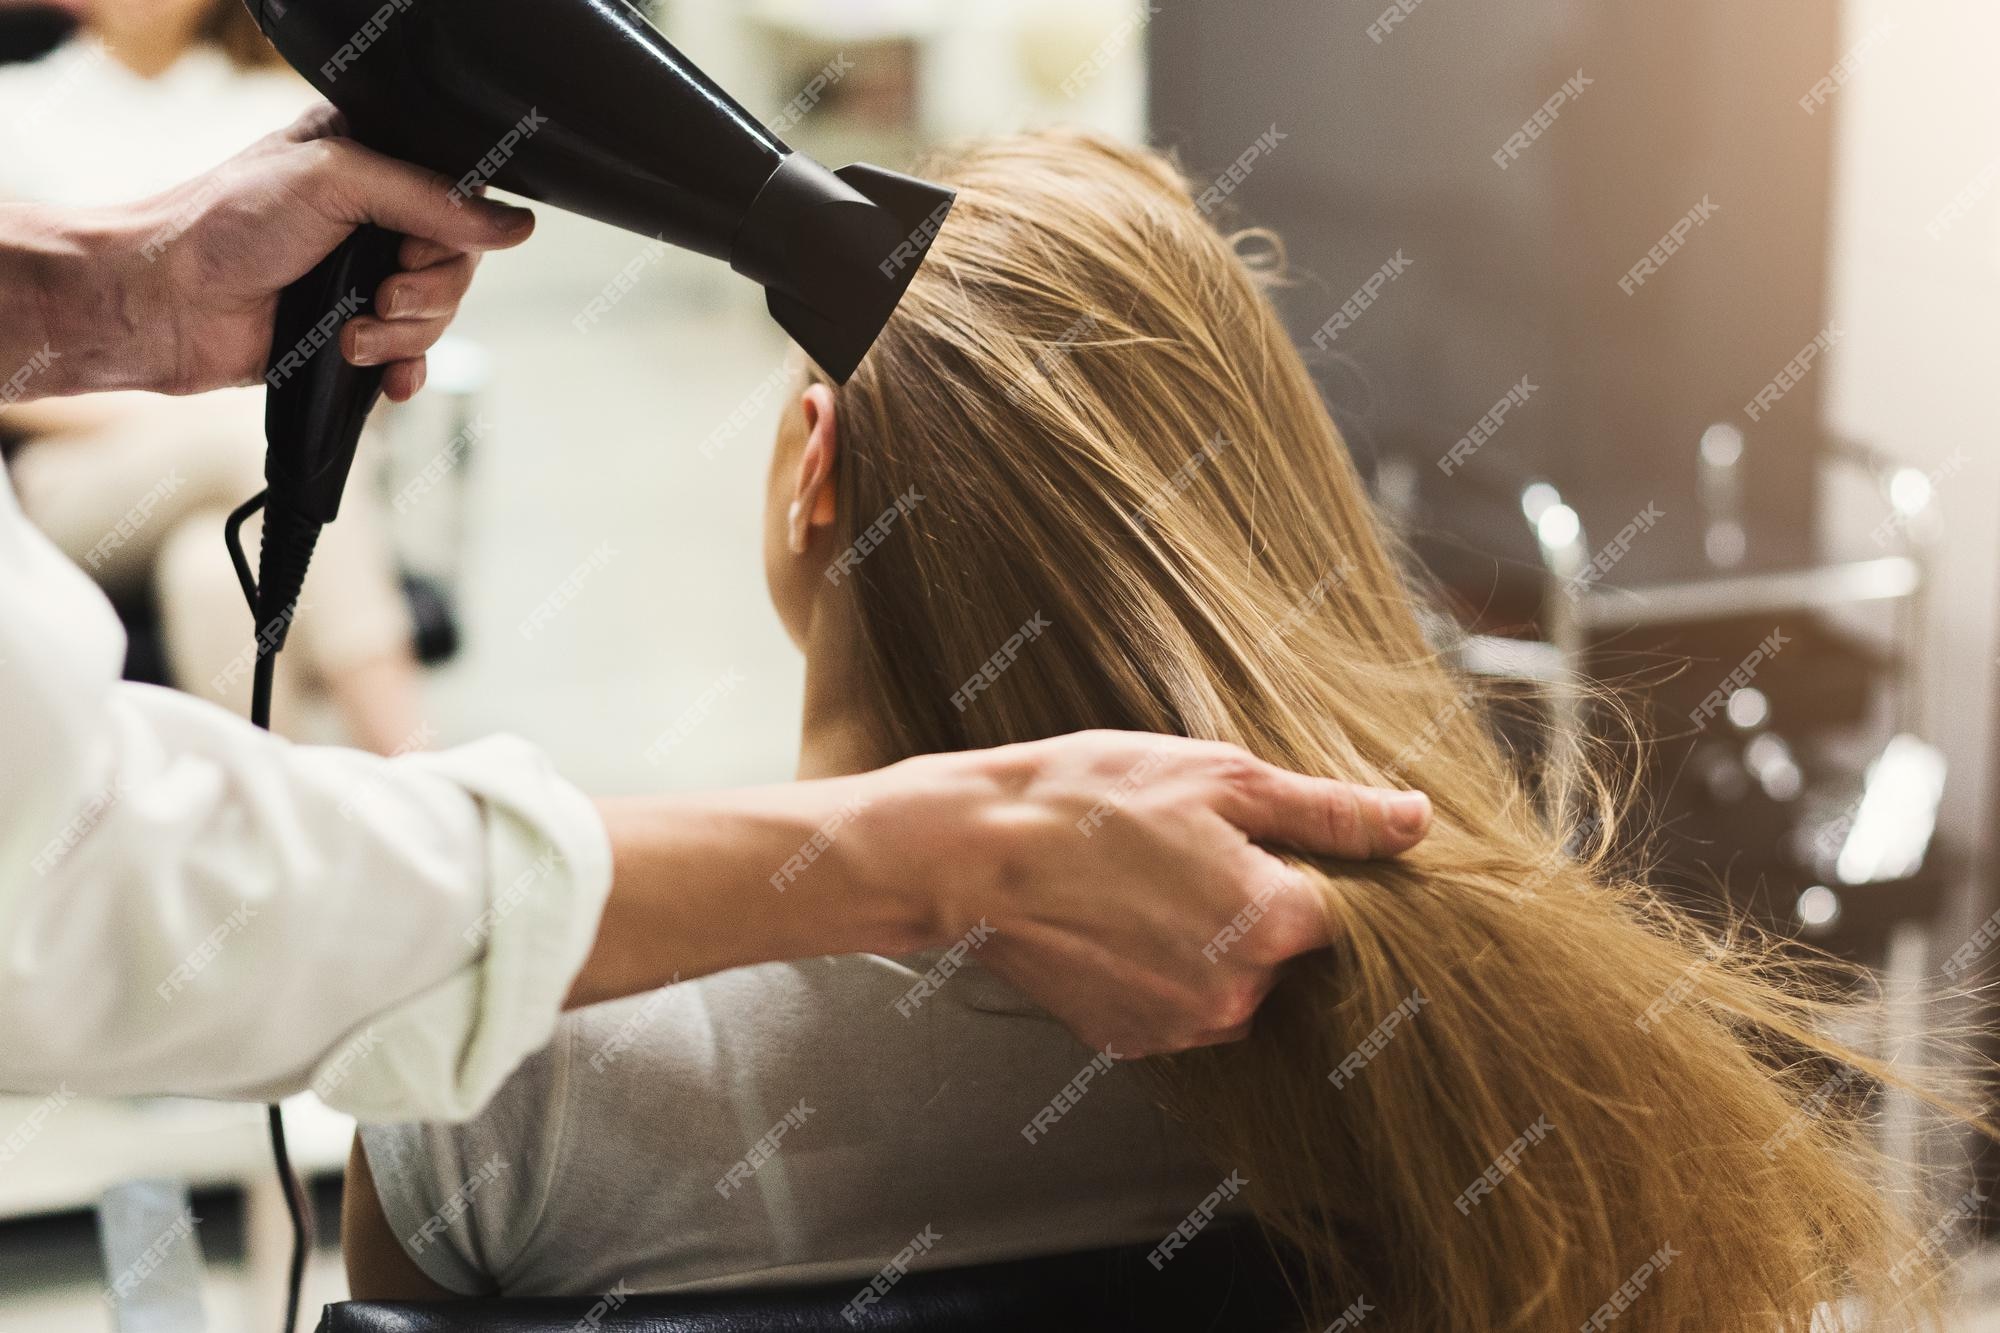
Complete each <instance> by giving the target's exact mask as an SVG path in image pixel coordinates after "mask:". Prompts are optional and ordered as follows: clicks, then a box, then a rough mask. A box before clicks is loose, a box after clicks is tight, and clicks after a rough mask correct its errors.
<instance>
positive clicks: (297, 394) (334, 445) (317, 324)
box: [264, 225, 403, 523]
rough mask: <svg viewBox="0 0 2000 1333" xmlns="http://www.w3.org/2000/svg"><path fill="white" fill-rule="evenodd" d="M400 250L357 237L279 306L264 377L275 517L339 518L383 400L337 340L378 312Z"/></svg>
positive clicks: (375, 232)
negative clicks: (365, 430)
mask: <svg viewBox="0 0 2000 1333" xmlns="http://www.w3.org/2000/svg"><path fill="white" fill-rule="evenodd" d="M402 241H403V238H402V237H401V236H398V235H397V234H396V233H395V232H392V231H387V230H384V229H383V228H381V227H376V226H372V225H370V226H363V227H360V228H358V229H357V230H356V231H355V232H354V234H353V235H352V236H349V237H348V238H347V239H346V240H345V241H342V242H341V243H340V247H339V248H338V249H336V250H335V251H334V252H333V253H332V254H330V255H328V256H327V257H326V258H325V259H322V260H321V261H320V262H319V263H318V264H317V265H315V266H314V267H313V270H312V271H311V272H310V273H308V274H306V275H305V276H304V277H303V278H300V279H299V280H298V281H297V282H294V283H293V284H292V285H291V286H289V287H287V288H285V290H284V292H283V293H282V294H281V295H280V296H279V298H278V313H277V318H276V320H275V322H274V323H273V325H272V330H271V360H270V366H269V368H268V369H267V370H266V371H265V373H264V382H265V384H266V385H267V386H269V392H268V393H267V394H266V395H265V403H264V439H265V452H264V481H265V484H266V485H267V486H268V487H269V494H268V497H267V501H266V503H267V504H268V505H269V507H270V508H271V509H273V510H275V509H278V508H281V507H282V508H284V509H287V510H290V511H291V512H293V513H296V514H298V515H300V516H301V517H305V518H310V519H312V520H313V521H315V522H317V523H330V522H332V521H333V519H334V516H335V515H336V514H338V513H339V512H340V493H341V490H342V489H343V488H344V487H345V486H346V485H347V472H348V469H349V467H351V466H352V465H353V462H354V449H355V446H356V445H357V444H359V443H360V440H361V428H362V427H363V426H364V425H366V424H367V422H368V413H369V412H370V411H371V410H372V409H373V408H374V406H375V400H376V398H377V397H378V396H379V395H380V394H381V392H382V367H380V366H354V365H349V364H348V361H347V358H346V357H344V356H342V355H341V354H340V331H341V329H342V328H343V327H345V326H346V324H347V321H348V320H350V319H352V318H354V317H355V316H356V315H359V314H365V313H368V312H369V311H371V310H372V309H373V308H374V305H375V292H376V289H377V288H379V287H380V286H381V285H382V282H383V280H384V279H385V278H387V277H388V276H389V275H390V274H391V273H394V272H395V271H396V270H397V268H398V267H399V265H398V264H397V252H398V251H399V250H400V249H401V248H402Z"/></svg>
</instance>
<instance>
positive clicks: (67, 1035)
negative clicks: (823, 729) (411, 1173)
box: [0, 480, 611, 1120]
mask: <svg viewBox="0 0 2000 1333" xmlns="http://www.w3.org/2000/svg"><path fill="white" fill-rule="evenodd" d="M124 646H125V645H124V632H123V629H122V627H121V626H120V625H119V622H118V619H117V616H116V615H115V614H114V612H113V611H112V609H111V605H110V603H109V602H108V601H106V599H105V597H104V595H103V593H101V592H100V591H99V590H98V589H97V587H96V586H95V585H94V584H93V583H92V582H91V581H90V579H89V578H88V577H86V576H85V575H84V573H83V571H82V570H80V569H78V568H77V567H76V566H74V565H72V564H71V563H70V562H69V561H68V560H66V559H65V558H64V557H63V556H62V555H61V554H60V553H59V552H58V551H57V550H56V549H55V547H54V546H52V545H51V544H50V543H49V542H48V541H47V539H45V538H44V537H43V536H42V535H41V534H40V533H39V532H36V531H35V530H34V529H33V528H32V527H31V526H30V525H29V524H28V522H27V520H26V519H25V518H24V517H23V516H22V514H21V511H20V508H19V506H18V504H17V503H16V502H15V499H14V493H13V488H12V487H11V485H9V484H7V483H6V482H5V481H4V480H0V1090H5V1091H18V1092H52V1091H55V1090H58V1089H67V1090H68V1091H69V1092H71V1093H73V1094H76V1095H89V1094H139V1093H176V1094H183V1095H190V1096H202V1097H238V1098H251V1099H258V1100H266V1099H272V1098H276V1097H279V1096H283V1095H286V1094H289V1093H292V1092H296V1091H299V1090H301V1089H303V1088H306V1087H308V1086H310V1087H312V1088H314V1090H315V1091H317V1092H319V1094H320V1095H321V1097H322V1098H323V1099H324V1100H325V1101H327V1102H328V1103H329V1104H330V1105H332V1106H334V1107H336V1108H338V1109H340V1110H344V1111H347V1112H348V1113H350V1114H352V1115H354V1116H356V1117H358V1118H361V1119H363V1120H371V1119H396V1118H407V1117H426V1118H440V1119H454V1118H462V1117H465V1116H468V1115H470V1114H472V1113H473V1112H474V1111H476V1110H477V1109H478V1108H479V1107H480V1105H482V1104H483V1103H484V1102H485V1101H486V1099H487V1098H488V1097H489V1096H490V1095H491V1094H492V1092H493V1091H494V1089H495V1088H497V1087H498V1086H499V1085H500V1083H501V1082H502V1081H503V1080H504V1079H505V1078H506V1077H507V1075H508V1073H509V1072H511V1071H512V1070H513V1069H514V1067H515V1066H516V1065H517V1064H519V1063H520V1061H521V1060H522V1059H523V1057H525V1056H526V1055H527V1054H529V1053H530V1052H532V1051H534V1050H535V1049H537V1048H538V1047H540V1046H542V1045H543V1044H544V1043H545V1042H546V1041H547V1040H548V1038H549V1035H550V1033H551V1032H552V1031H553V1030H554V1026H555V1021H556V1015H557V1012H558V1010H559V1008H560V1006H561V1003H562V1000H563V997H564V995H565V994H566V993H567V992H568V989H569V986H570V984H571V982H572V980H573V979H574V977H575V974H576V972H577V970H578V969H579V968H580V967H581V965H582V962H583V959H584V957H585V956H586V954H587V953H588V952H589V949H590V945H591V941H592V939H593V938H594V936H595V934H596V930H597V920H598V917H599V915H600V913H601V912H602V910H603V904H604V898H605V895H606V894H607V892H608V891H609V886H610V878H611V868H610V849H609V845H608V842H607V839H606V836H605V832H604V827H603V824H602V822H601V821H600V820H599V818H598V816H597V813H596V809H595V807H594V806H592V804H591V803H590V802H589V801H588V800H587V799H586V798H585V797H584V796H583V795H582V794H581V793H580V792H578V791H576V790H575V789H574V788H572V787H571V786H569V785H568V784H567V783H565V782H564V781H563V780H562V779H560V778H559V777H557V776H556V774H555V773H554V772H553V771H552V770H551V768H550V767H549V765H548V763H547V761H546V760H545V759H543V757H542V756H541V755H540V754H539V753H538V752H537V751H535V750H534V749H532V748H531V747H529V746H528V745H526V744H525V743H523V742H520V741H518V740H512V739H495V740H489V741H484V742H481V743H479V744H477V745H472V746H467V747H465V748H462V749H459V750H454V751H450V752H447V753H443V754H437V755H417V756H407V757H403V758H398V759H378V758H375V757H373V756H371V755H365V754H361V753H357V752H352V751H346V750H339V749H332V748H318V747H309V746H299V745H293V744H291V743H289V742H287V741H285V740H283V739H281V738H278V737H275V736H271V735H269V734H267V733H265V732H262V731H259V730H258V729H257V728H255V727H253V726H251V725H250V723H249V722H247V721H245V720H244V719H242V718H239V717H236V716H235V715H233V714H231V713H229V712H227V711H226V710H224V709H222V708H220V707H218V706H216V705H215V704H212V703H209V702H207V701H205V700H201V699H196V698H192V697H189V696H187V695H182V694H177V693H174V692H172V691H168V690H162V689H156V688H153V687H151V686H145V685H134V684H128V683H124V682H121V681H120V680H119V673H120V668H121V664H122V662H123V658H124ZM246 647H247V644H246Z"/></svg>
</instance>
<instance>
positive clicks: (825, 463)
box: [785, 383, 840, 555]
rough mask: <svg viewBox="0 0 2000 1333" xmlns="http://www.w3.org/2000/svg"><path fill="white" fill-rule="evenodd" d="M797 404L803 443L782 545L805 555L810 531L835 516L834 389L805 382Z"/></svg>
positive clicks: (837, 441)
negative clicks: (802, 415)
mask: <svg viewBox="0 0 2000 1333" xmlns="http://www.w3.org/2000/svg"><path fill="white" fill-rule="evenodd" d="M799 407H800V408H801V409H802V410H803V411H804V413H805V422H806V442H805V446H804V447H803V448H802V449H800V451H799V470H798V474H797V475H796V476H795V477H794V478H793V480H792V503H791V507H790V509H788V510H787V511H786V514H785V545H786V547H787V548H788V549H789V550H790V551H791V553H792V554H793V555H804V554H805V553H806V548H807V547H808V546H810V545H811V544H812V538H813V530H814V529H815V528H825V527H829V526H831V525H832V523H833V521H834V518H835V517H836V509H835V503H834V494H833V477H834V467H835V466H836V465H837V463H838V462H839V458H840V435H839V431H838V429H837V427H836V425H835V413H834V398H833V390H832V389H830V388H828V387H827V386H826V385H824V384H817V383H815V384H808V385H807V386H806V391H805V393H804V394H802V395H800V398H799Z"/></svg>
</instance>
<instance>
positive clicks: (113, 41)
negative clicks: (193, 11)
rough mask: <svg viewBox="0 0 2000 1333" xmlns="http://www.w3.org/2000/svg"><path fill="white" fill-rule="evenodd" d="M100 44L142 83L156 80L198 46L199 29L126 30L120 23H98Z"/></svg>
mask: <svg viewBox="0 0 2000 1333" xmlns="http://www.w3.org/2000/svg"><path fill="white" fill-rule="evenodd" d="M94 30H95V32H96V34H97V37H98V40H100V41H102V42H103V43H104V46H105V49H106V50H108V51H109V52H110V53H111V58H112V59H113V60H116V61H117V62H118V63H119V64H121V65H123V66H124V67H125V68H126V69H129V70H131V71H132V72H133V73H134V74H136V75H138V76H139V77H140V78H142V79H156V78H158V77H159V76H160V75H162V74H164V73H166V72H167V71H168V70H170V69H172V68H173V67H174V65H175V63H176V62H177V61H179V60H180V58H181V57H182V56H184V55H186V54H187V53H188V51H189V49H190V48H192V47H193V46H194V44H195V32H196V29H195V26H194V25H193V24H189V25H187V26H186V27H169V26H166V25H163V24H159V23H151V22H148V23H135V24H132V25H131V26H130V27H123V26H121V25H119V24H118V23H117V22H115V21H113V22H111V23H104V22H102V21H100V22H98V23H97V24H96V26H95V29H94Z"/></svg>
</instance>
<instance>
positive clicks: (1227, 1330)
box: [319, 1225, 1305, 1333]
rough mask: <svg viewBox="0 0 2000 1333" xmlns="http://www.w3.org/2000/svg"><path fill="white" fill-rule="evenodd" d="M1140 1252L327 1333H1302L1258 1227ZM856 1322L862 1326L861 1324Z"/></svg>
mask: <svg viewBox="0 0 2000 1333" xmlns="http://www.w3.org/2000/svg"><path fill="white" fill-rule="evenodd" d="M1152 1252H1153V1247H1152V1246H1150V1245H1145V1246H1132V1247H1129V1248H1121V1249H1111V1250H1091V1251H1086V1252H1083V1253H1077V1254H1061V1255H1053V1256H1050V1257H1048V1258H1042V1259H1021V1260H1016V1261H1014V1262H1012V1263H1002V1264H981V1265H979V1266H977V1267H972V1268H957V1269H946V1270H942V1271H938V1272H929V1273H924V1272H918V1273H909V1274H906V1275H905V1276H904V1277H903V1278H902V1280H901V1281H899V1282H897V1283H896V1284H895V1285H894V1286H892V1287H891V1288H890V1289H889V1292H888V1294H887V1295H886V1296H883V1297H882V1298H881V1299H880V1300H879V1301H877V1302H876V1303H874V1304H872V1305H869V1306H867V1307H865V1308H863V1309H859V1310H856V1309H854V1307H853V1304H852V1303H853V1301H854V1299H855V1294H856V1293H857V1292H858V1291H860V1290H861V1289H862V1286H861V1284H860V1283H858V1282H831V1283H822V1284H819V1285H815V1286H810V1287H786V1288H780V1289H766V1290H759V1291H746V1292H732V1293H726V1294H717V1295H699V1296H633V1297H631V1298H629V1299H627V1300H625V1301H624V1302H623V1303H622V1304H620V1305H618V1306H617V1307H616V1308H615V1309H614V1308H610V1307H611V1305H612V1302H611V1301H609V1300H605V1299H601V1298H600V1299H592V1298H589V1297H579V1298H575V1299H568V1298H565V1299H561V1300H518V1301H504V1300H475V1301H455V1302H425V1303H403V1302H371V1301H347V1302H344V1303H342V1304H339V1305H329V1306H328V1307H326V1313H325V1315H324V1316H323V1317H322V1318H321V1320H320V1324H319V1333H471V1330H474V1329H477V1330H481V1333H487V1331H488V1330H492V1331H493V1333H573V1331H574V1330H576V1329H579V1328H582V1329H591V1330H600V1329H601V1330H604V1333H856V1330H859V1331H860V1333H1065V1331H1066V1330H1076V1333H1086V1331H1087V1333H1139V1330H1145V1331H1146V1333H1197V1330H1198V1331H1199V1333H1297V1330H1299V1329H1302V1328H1303V1327H1304V1326H1305V1319H1304V1317H1303V1316H1302V1315H1301V1314H1300V1312H1299V1309H1298V1306H1297V1304H1296V1303H1295V1302H1294V1300H1293V1298H1292V1295H1291V1286H1290V1284H1289V1283H1288V1282H1287V1280H1286V1275H1285V1273H1284V1271H1283V1268H1282V1266H1281V1265H1280V1264H1279V1262H1278V1261H1277V1259H1276V1258H1275V1257H1274V1256H1273V1255H1272V1253H1271V1251H1270V1248H1269V1247H1268V1246H1267V1245H1266V1244H1265V1242H1264V1240H1263V1239H1262V1238H1261V1237H1260V1236H1259V1235H1258V1234H1256V1232H1255V1231H1254V1230H1252V1229H1251V1228H1249V1227H1247V1226H1224V1225H1217V1226H1214V1227H1211V1228H1209V1229H1208V1230H1207V1231H1204V1232H1202V1233H1201V1234H1200V1235H1198V1236H1197V1237H1196V1238H1195V1239H1194V1240H1193V1241H1191V1242H1189V1243H1188V1244H1187V1246H1186V1247H1184V1248H1183V1249H1181V1250H1180V1251H1179V1252H1178V1253H1176V1254H1175V1255H1173V1256H1172V1257H1171V1258H1169V1259H1167V1260H1166V1261H1165V1263H1163V1264H1162V1265H1161V1267H1160V1268H1158V1269H1155V1268H1154V1267H1153V1265H1152V1263H1151V1262H1150V1261H1149V1259H1148V1258H1147V1256H1148V1255H1149V1254H1151V1253H1152ZM850 1316H852V1322H850Z"/></svg>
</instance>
